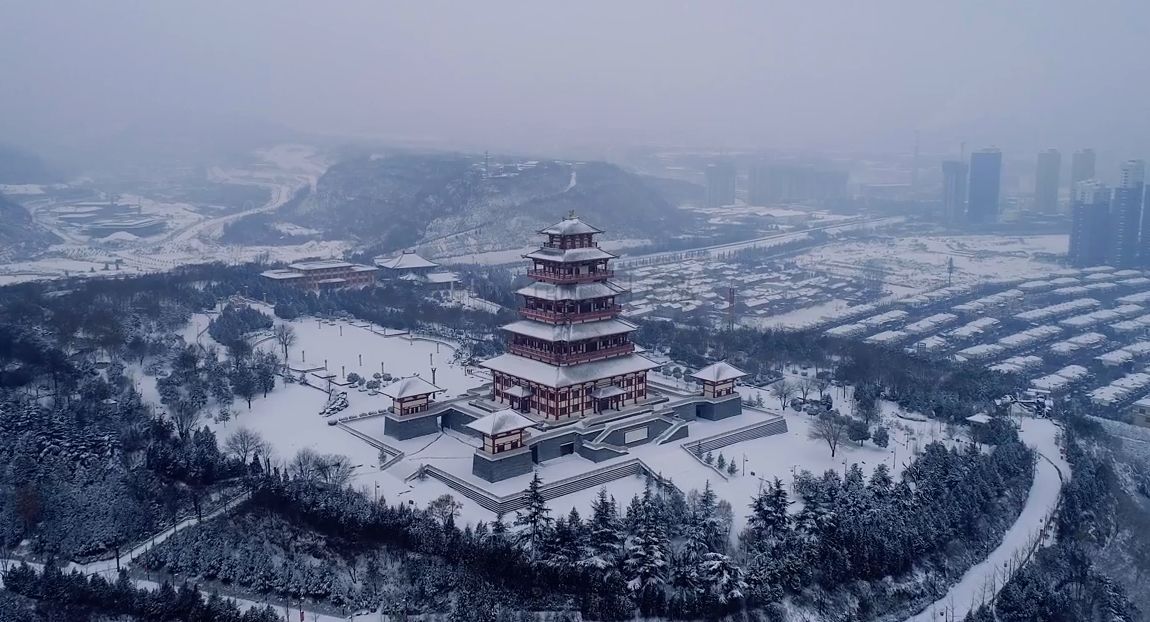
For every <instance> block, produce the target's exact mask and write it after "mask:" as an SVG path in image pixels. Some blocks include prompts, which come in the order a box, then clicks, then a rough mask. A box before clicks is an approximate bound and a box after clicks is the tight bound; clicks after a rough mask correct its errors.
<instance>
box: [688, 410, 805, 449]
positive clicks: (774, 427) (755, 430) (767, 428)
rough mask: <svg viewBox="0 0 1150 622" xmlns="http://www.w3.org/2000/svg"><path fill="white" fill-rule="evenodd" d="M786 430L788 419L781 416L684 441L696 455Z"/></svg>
mask: <svg viewBox="0 0 1150 622" xmlns="http://www.w3.org/2000/svg"><path fill="white" fill-rule="evenodd" d="M786 431H787V420H786V419H784V418H782V417H779V418H778V419H773V420H771V421H763V422H760V423H753V424H751V425H748V426H744V427H741V428H738V429H735V430H731V431H729V432H723V433H722V434H716V435H714V436H709V437H707V438H702V439H699V440H697V441H695V442H693V443H684V444H683V446H684V447H686V448H687V449H688V450H689V451H692V452H694V453H695V455H699V454H706V453H707V452H709V451H715V450H716V449H722V448H723V447H727V446H728V445H734V444H735V443H742V442H743V441H749V440H754V439H756V438H762V437H764V436H771V435H774V434H783V433H785V432H786Z"/></svg>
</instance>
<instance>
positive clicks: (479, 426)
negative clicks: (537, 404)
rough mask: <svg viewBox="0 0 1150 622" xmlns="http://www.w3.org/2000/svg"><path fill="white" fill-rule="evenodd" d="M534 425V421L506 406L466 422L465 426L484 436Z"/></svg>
mask: <svg viewBox="0 0 1150 622" xmlns="http://www.w3.org/2000/svg"><path fill="white" fill-rule="evenodd" d="M533 425H535V422H534V421H532V420H530V419H528V418H527V417H524V416H523V415H521V414H519V413H517V412H515V411H514V410H511V409H510V408H506V409H504V410H500V411H497V412H493V413H491V414H490V415H486V416H483V417H480V418H478V419H476V420H475V421H472V422H471V423H469V424H467V427H469V428H471V429H472V430H475V431H476V432H480V433H482V434H484V435H485V436H495V435H496V434H502V433H504V432H514V431H516V430H522V429H524V428H529V427H531V426H533Z"/></svg>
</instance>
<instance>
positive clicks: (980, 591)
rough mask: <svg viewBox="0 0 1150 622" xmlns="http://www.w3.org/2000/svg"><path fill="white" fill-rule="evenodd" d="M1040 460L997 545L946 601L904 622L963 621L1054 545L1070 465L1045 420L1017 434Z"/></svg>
mask: <svg viewBox="0 0 1150 622" xmlns="http://www.w3.org/2000/svg"><path fill="white" fill-rule="evenodd" d="M1019 435H1020V436H1021V437H1022V440H1023V441H1024V442H1025V443H1026V444H1027V445H1029V446H1031V447H1033V448H1034V449H1035V450H1036V451H1037V452H1038V455H1039V459H1038V463H1037V464H1036V465H1035V468H1034V481H1033V483H1031V485H1030V494H1029V495H1028V496H1027V497H1026V505H1025V506H1023V508H1022V512H1021V513H1019V515H1018V519H1017V520H1016V521H1014V524H1013V525H1011V527H1010V529H1008V530H1007V531H1006V534H1005V535H1003V537H1002V543H1001V544H999V545H998V548H996V549H994V550H993V551H991V553H990V555H988V556H987V557H986V559H984V560H983V561H982V562H980V563H979V564H977V565H975V566H973V567H971V568H970V569H969V570H967V571H966V574H964V575H963V576H962V579H960V580H959V581H958V583H955V584H954V585H953V586H951V588H950V590H949V591H948V592H947V593H946V595H945V596H943V597H942V598H940V599H938V600H936V601H935V602H933V603H931V604H930V605H929V606H928V607H926V608H925V609H923V610H922V611H920V612H919V613H918V614H917V615H915V616H912V617H910V618H907V622H938V621H940V620H942V621H945V622H949V621H951V620H962V619H964V618H966V614H967V613H969V612H970V611H971V610H973V609H976V608H978V607H979V606H980V605H983V604H986V603H989V602H991V601H993V600H994V598H995V596H997V595H998V593H999V592H1000V591H1001V590H1002V587H1003V585H1004V584H1005V583H1006V582H1007V581H1008V580H1009V579H1010V577H1011V576H1013V575H1014V573H1015V572H1017V571H1018V570H1019V569H1020V568H1022V567H1023V566H1025V565H1026V563H1027V562H1028V561H1029V560H1030V556H1031V554H1032V553H1033V552H1034V551H1035V550H1037V548H1038V547H1039V546H1046V545H1049V544H1051V543H1052V542H1053V535H1052V534H1051V531H1050V529H1049V527H1050V522H1051V519H1052V518H1053V517H1054V512H1055V510H1056V509H1057V508H1058V501H1059V498H1060V496H1061V493H1062V483H1063V480H1064V478H1069V477H1070V465H1069V464H1068V463H1067V462H1066V460H1065V459H1064V458H1063V457H1062V450H1061V444H1060V437H1061V430H1060V429H1059V428H1058V426H1056V425H1054V423H1053V422H1052V421H1050V420H1049V419H1024V420H1023V423H1022V430H1021V432H1020V433H1019Z"/></svg>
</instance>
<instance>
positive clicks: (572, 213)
mask: <svg viewBox="0 0 1150 622" xmlns="http://www.w3.org/2000/svg"><path fill="white" fill-rule="evenodd" d="M574 218H575V210H571V211H569V212H567V220H574Z"/></svg>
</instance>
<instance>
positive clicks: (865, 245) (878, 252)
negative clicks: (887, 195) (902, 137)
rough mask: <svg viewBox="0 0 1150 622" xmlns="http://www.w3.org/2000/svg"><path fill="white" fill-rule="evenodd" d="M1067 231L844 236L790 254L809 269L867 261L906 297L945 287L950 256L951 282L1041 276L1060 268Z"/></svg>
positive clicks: (853, 266) (848, 268) (853, 267)
mask: <svg viewBox="0 0 1150 622" xmlns="http://www.w3.org/2000/svg"><path fill="white" fill-rule="evenodd" d="M1067 244H1068V242H1067V236H1066V235H1036V236H1026V237H1021V236H1002V235H962V236H936V237H906V238H879V239H871V240H845V241H842V242H836V243H834V244H828V245H825V246H820V247H818V248H815V249H812V250H810V251H807V252H805V253H802V254H800V255H797V256H796V257H795V261H796V262H798V263H799V264H800V265H804V266H809V267H810V268H811V269H813V270H824V271H831V272H834V271H836V270H841V271H844V272H850V273H854V272H857V271H858V269H859V266H862V265H865V264H868V263H870V264H872V265H877V266H879V267H881V268H882V269H883V270H885V271H886V275H885V276H884V282H885V284H886V285H887V287H888V289H891V290H892V292H894V293H902V294H903V295H909V294H912V293H917V292H921V291H924V290H926V289H932V288H935V287H942V286H945V285H947V278H948V275H947V263H948V261H950V260H952V259H953V260H954V274H953V275H952V276H951V279H952V282H953V283H954V284H968V283H974V282H978V281H983V280H987V279H1011V278H1028V277H1039V276H1043V275H1046V274H1047V273H1049V272H1050V271H1052V270H1055V269H1057V268H1058V267H1059V266H1058V265H1057V264H1055V263H1053V262H1052V261H1051V259H1052V256H1054V255H1064V254H1065V253H1066V248H1067Z"/></svg>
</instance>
